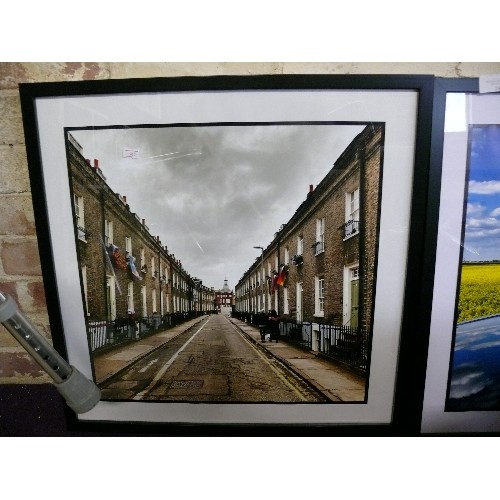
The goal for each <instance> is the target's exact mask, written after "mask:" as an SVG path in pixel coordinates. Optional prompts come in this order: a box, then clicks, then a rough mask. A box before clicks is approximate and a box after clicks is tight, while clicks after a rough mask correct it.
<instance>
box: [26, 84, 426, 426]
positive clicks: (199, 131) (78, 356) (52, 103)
mask: <svg viewBox="0 0 500 500" xmlns="http://www.w3.org/2000/svg"><path fill="white" fill-rule="evenodd" d="M20 92H21V102H22V107H23V117H24V121H25V132H26V137H27V151H28V161H29V168H30V176H31V182H32V186H33V199H34V204H35V212H36V222H37V230H38V239H39V243H40V250H41V254H42V261H43V262H42V264H43V271H44V279H45V282H46V289H47V294H48V298H47V302H48V305H49V313H50V314H51V326H52V330H53V338H54V344H55V345H56V347H58V348H59V349H60V350H62V351H63V352H64V353H65V355H66V356H67V358H68V360H69V361H70V363H71V364H73V365H74V366H76V367H77V368H78V369H79V370H80V371H82V372H83V373H85V374H86V375H87V376H88V377H89V378H91V379H92V380H94V381H95V383H96V384H97V385H98V387H99V388H100V391H101V401H100V402H99V403H98V404H97V406H96V407H95V408H94V409H92V410H91V411H89V412H87V413H84V414H81V415H78V421H79V422H81V423H89V422H90V423H106V422H115V423H117V422H121V423H124V424H125V423H127V424H145V423H147V424H197V425H207V424H208V425H210V424H213V425H219V424H229V425H231V424H237V425H261V424H267V425H274V426H275V425H279V426H281V425H284V426H286V425H294V426H297V425H298V426H308V425H334V426H341V427H344V428H347V427H349V426H353V427H354V428H357V429H361V428H363V427H366V426H375V427H381V428H388V429H391V428H394V426H395V425H398V419H399V421H400V422H402V421H403V420H404V421H406V422H416V421H418V417H419V416H418V415H413V414H412V415H409V414H407V410H406V408H412V407H415V401H417V406H418V398H419V395H418V394H417V393H415V392H414V391H413V390H412V387H411V383H410V379H411V377H412V376H413V375H411V376H407V375H405V373H409V372H410V371H411V367H412V363H414V362H415V361H414V357H415V356H414V353H415V349H414V347H415V344H416V343H419V342H421V341H423V343H424V344H425V339H422V338H421V336H419V335H418V332H417V333H416V332H414V331H412V327H411V321H408V318H411V317H412V314H413V310H412V308H413V302H412V300H410V299H411V297H409V296H408V293H407V290H408V289H410V290H413V289H418V288H419V284H418V282H419V280H420V278H421V276H420V265H421V261H422V248H421V246H420V244H419V242H420V241H421V235H422V234H423V228H424V224H425V221H424V219H423V216H422V207H424V206H425V203H426V199H425V196H426V193H427V180H428V155H429V151H430V124H431V117H432V109H431V105H432V93H433V78H432V77H427V76H418V77H417V76H391V77H388V76H357V77H349V76H325V75H323V76H314V75H312V76H311V75H310V76H276V77H264V76H258V77H203V78H160V79H144V80H120V81H113V80H110V81H99V82H97V81H96V82H74V83H51V84H49V83H47V84H24V85H21V87H20ZM413 285H414V286H413ZM420 362H422V360H420ZM403 365H404V367H405V368H404V369H402V366H403Z"/></svg>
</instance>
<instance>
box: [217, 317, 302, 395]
mask: <svg viewBox="0 0 500 500" xmlns="http://www.w3.org/2000/svg"><path fill="white" fill-rule="evenodd" d="M226 319H227V321H228V322H229V324H230V325H231V326H232V327H233V328H234V329H235V330H236V332H237V333H238V334H239V335H240V337H241V338H242V339H243V340H244V341H245V342H246V343H247V344H248V345H249V346H250V347H252V348H253V349H254V350H255V352H256V353H257V354H258V355H259V356H260V357H261V358H262V360H264V361H265V362H266V363H267V364H268V365H269V367H270V368H271V369H272V370H273V371H274V372H275V373H276V375H277V376H278V378H280V379H281V381H282V382H283V383H284V384H285V385H287V386H288V387H289V388H290V389H291V390H292V391H293V392H294V393H295V394H296V395H297V396H298V397H299V398H301V399H302V400H303V401H307V398H306V396H304V394H303V393H302V392H301V391H299V390H298V389H297V388H296V387H295V386H294V385H293V384H292V383H290V382H289V381H288V380H287V379H286V378H285V377H284V376H283V374H282V373H281V372H280V371H279V370H278V369H277V368H276V367H275V366H274V365H273V364H271V362H270V361H269V359H268V358H266V357H265V356H264V355H263V354H262V353H261V352H260V350H259V349H258V348H257V347H255V345H254V344H253V343H252V342H250V341H249V340H248V339H247V338H245V336H244V335H243V334H242V332H241V331H240V330H239V329H238V327H237V326H236V325H235V324H234V323H233V322H232V321H230V320H229V318H226Z"/></svg>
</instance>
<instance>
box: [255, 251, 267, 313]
mask: <svg viewBox="0 0 500 500" xmlns="http://www.w3.org/2000/svg"><path fill="white" fill-rule="evenodd" d="M254 248H255V249H257V250H260V252H261V253H260V265H261V273H262V274H261V280H262V283H261V291H262V294H263V295H264V286H263V285H264V247H254ZM264 297H265V296H264ZM265 300H266V299H265V298H264V304H263V306H264V309H266V302H265ZM259 303H260V299H259ZM257 312H259V311H257Z"/></svg>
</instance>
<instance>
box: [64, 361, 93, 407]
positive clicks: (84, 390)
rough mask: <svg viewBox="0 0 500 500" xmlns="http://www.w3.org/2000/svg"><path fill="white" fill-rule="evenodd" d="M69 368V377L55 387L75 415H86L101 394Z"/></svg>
mask: <svg viewBox="0 0 500 500" xmlns="http://www.w3.org/2000/svg"><path fill="white" fill-rule="evenodd" d="M71 368H72V371H71V374H70V376H69V377H68V378H67V379H66V380H65V381H64V382H61V383H60V384H55V386H56V388H57V390H58V391H59V393H60V394H61V395H62V396H63V397H64V399H65V400H66V403H67V404H68V406H69V407H70V408H71V409H72V410H73V411H74V412H75V413H86V412H88V411H89V410H91V409H92V408H93V407H94V406H95V405H96V404H97V403H98V402H99V400H100V398H101V392H100V391H99V388H98V387H97V386H96V385H95V384H94V382H92V381H90V380H88V379H87V378H86V377H85V376H84V375H83V374H82V373H81V372H79V371H78V370H77V369H76V368H75V367H74V366H71Z"/></svg>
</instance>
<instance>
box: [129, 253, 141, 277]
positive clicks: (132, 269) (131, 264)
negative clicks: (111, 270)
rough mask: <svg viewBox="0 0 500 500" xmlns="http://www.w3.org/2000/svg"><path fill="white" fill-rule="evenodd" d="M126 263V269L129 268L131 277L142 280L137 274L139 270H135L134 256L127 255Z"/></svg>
mask: <svg viewBox="0 0 500 500" xmlns="http://www.w3.org/2000/svg"><path fill="white" fill-rule="evenodd" d="M127 263H128V270H129V273H130V275H131V277H132V279H135V280H138V281H142V277H141V275H140V274H139V272H138V271H137V268H136V267H135V257H132V255H129V256H128V257H127Z"/></svg>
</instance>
